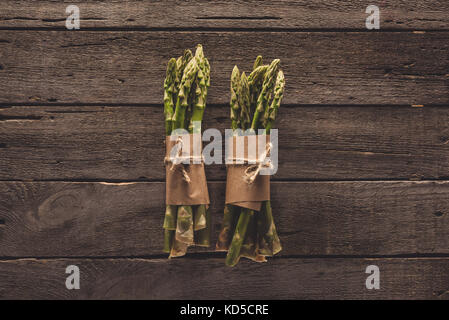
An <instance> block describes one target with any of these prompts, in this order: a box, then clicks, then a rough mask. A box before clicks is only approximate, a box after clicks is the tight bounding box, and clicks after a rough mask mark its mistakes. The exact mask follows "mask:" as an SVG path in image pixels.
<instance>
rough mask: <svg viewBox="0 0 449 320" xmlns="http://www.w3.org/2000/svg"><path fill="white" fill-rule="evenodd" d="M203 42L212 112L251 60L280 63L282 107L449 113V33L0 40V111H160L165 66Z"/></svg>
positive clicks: (56, 34) (37, 35)
mask: <svg viewBox="0 0 449 320" xmlns="http://www.w3.org/2000/svg"><path fill="white" fill-rule="evenodd" d="M197 43H202V44H203V46H204V50H205V53H206V55H207V57H209V58H210V63H211V68H212V69H211V70H212V71H211V83H212V85H211V88H210V93H209V95H208V103H210V104H226V103H228V102H229V75H230V73H231V70H232V68H233V67H234V65H235V64H237V65H238V66H239V67H240V68H241V69H242V70H248V69H249V68H250V67H252V64H253V61H254V59H255V57H256V56H257V55H258V54H262V55H263V56H264V57H265V58H266V59H267V60H268V59H273V58H275V57H276V58H279V59H281V60H282V68H283V70H284V71H285V76H286V79H287V81H286V93H285V99H284V103H286V104H371V105H372V104H403V105H411V104H424V105H426V104H448V103H449V99H448V98H449V95H448V93H449V91H448V89H449V88H448V81H449V80H448V70H449V59H448V50H449V49H448V48H449V32H424V33H423V32H419V33H414V32H406V33H403V32H372V33H369V32H282V33H279V32H274V33H273V32H271V33H270V32H213V31H208V32H127V31H103V32H98V31H85V32H76V31H1V30H0V51H1V52H2V55H1V57H0V59H1V60H0V64H1V65H2V67H1V70H0V83H1V84H2V94H1V95H0V103H4V104H7V103H11V102H15V103H49V102H53V103H114V104H135V103H139V104H159V103H161V100H162V93H163V92H162V91H163V85H162V84H163V79H164V77H165V68H166V63H167V61H168V60H169V58H170V57H173V56H179V55H181V54H182V52H183V50H184V48H194V47H195V46H196V44H197Z"/></svg>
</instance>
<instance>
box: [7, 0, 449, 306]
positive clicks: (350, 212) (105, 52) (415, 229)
mask: <svg viewBox="0 0 449 320" xmlns="http://www.w3.org/2000/svg"><path fill="white" fill-rule="evenodd" d="M76 2H77V4H78V5H79V7H80V9H81V30H79V31H66V30H65V27H64V26H65V19H66V14H65V8H66V6H67V5H69V4H73V3H72V2H71V1H56V0H55V1H52V0H46V1H29V0H17V1H12V0H5V1H1V3H0V87H1V90H0V180H2V181H0V298H3V299H4V298H21V299H30V298H48V299H51V298H58V299H80V298H139V299H149V298H153V299H156V298H166V299H211V298H216V299H228V298H241V299H258V298H261V299H265V298H272V299H273V298H274V299H282V298H285V299H331V298H337V299H342V298H353V299H378V298H383V299H399V298H405V299H449V294H448V289H449V272H448V270H449V235H448V233H449V228H448V227H449V225H448V224H449V200H448V199H449V181H447V179H448V178H449V164H448V163H449V153H448V148H449V143H448V141H449V125H448V124H449V111H448V110H449V109H448V106H449V99H448V97H449V77H448V75H449V74H448V72H449V41H448V40H449V14H448V10H449V3H448V2H447V1H442V0H434V1H423V0H419V1H413V2H412V3H410V2H408V1H402V0H401V1H394V2H393V1H390V2H388V3H387V2H386V1H384V2H381V3H378V4H377V5H379V7H380V9H381V12H380V14H381V29H380V30H379V31H368V30H366V29H365V19H366V17H367V14H366V13H365V8H366V6H367V5H369V4H372V3H371V2H369V1H363V0H352V1H344V2H342V1H337V0H331V1H321V0H313V1H303V0H298V1H293V0H279V1H270V2H266V1H265V2H262V1H253V0H251V1H206V0H193V1H183V2H180V1H137V0H116V1H93V0H83V1H76ZM175 4H176V5H175ZM197 43H202V44H203V45H204V48H205V52H206V55H207V56H208V57H209V58H210V61H211V64H212V87H211V89H210V95H209V97H208V109H207V110H206V114H205V122H204V126H205V127H206V128H211V127H216V128H219V129H220V130H223V129H225V128H227V127H228V126H229V115H228V106H227V104H228V101H229V76H230V72H231V69H232V67H233V66H234V64H238V65H239V67H240V68H241V69H244V70H247V69H249V68H250V67H251V65H252V62H253V59H254V58H255V56H256V55H258V54H262V55H264V56H265V57H266V58H267V59H272V58H280V59H281V60H282V67H283V69H284V72H285V73H286V80H287V90H286V95H285V99H284V104H283V105H282V107H281V110H280V113H279V119H278V122H277V125H278V127H280V128H281V130H280V133H279V134H280V150H279V151H280V154H279V156H280V164H279V165H280V167H279V172H278V174H277V175H276V176H275V177H273V180H275V181H274V182H273V183H272V199H273V208H274V214H275V221H276V224H277V226H278V229H279V233H280V236H281V240H282V243H283V246H284V250H283V251H282V252H281V253H280V254H279V256H278V257H276V258H273V259H270V260H269V262H268V263H265V264H256V263H253V262H249V261H246V260H242V261H241V263H240V264H239V265H238V266H237V267H236V268H233V269H231V268H227V267H225V266H224V254H223V253H215V252H213V248H210V249H191V250H189V254H188V255H187V256H186V257H184V258H179V259H172V260H167V259H165V257H166V256H165V255H164V254H162V252H161V246H162V229H161V224H162V219H163V208H164V183H163V180H164V174H163V166H162V155H163V144H162V142H163V137H162V134H163V127H162V118H163V117H162V106H161V102H162V101H161V100H162V82H163V78H164V75H165V65H166V62H167V60H168V58H169V57H172V56H178V55H180V54H181V53H182V51H183V49H184V48H187V47H190V48H193V47H194V46H195V45H196V44H197ZM207 176H208V178H209V180H210V181H211V182H210V183H209V187H210V194H211V198H212V204H211V210H212V214H213V229H214V230H213V234H214V239H215V237H216V233H217V230H218V228H219V225H220V223H221V217H222V207H223V202H224V196H223V193H224V177H225V168H224V166H218V165H214V166H211V167H208V168H207ZM410 180H421V181H410ZM70 264H76V265H78V266H79V267H80V268H81V290H79V291H75V290H72V291H69V290H67V289H66V288H65V286H64V283H65V279H66V276H67V274H66V273H65V268H66V267H67V266H68V265H70ZM370 264H374V265H378V266H379V267H380V270H381V290H367V289H366V288H365V279H366V277H367V274H366V273H365V268H366V266H368V265H370ZM181 268H182V269H181ZM185 270H188V271H189V272H187V273H185V272H184V271H185ZM180 271H182V272H180Z"/></svg>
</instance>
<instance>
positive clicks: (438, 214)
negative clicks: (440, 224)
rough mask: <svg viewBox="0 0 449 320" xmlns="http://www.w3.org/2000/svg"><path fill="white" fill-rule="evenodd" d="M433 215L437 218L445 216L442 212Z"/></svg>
mask: <svg viewBox="0 0 449 320" xmlns="http://www.w3.org/2000/svg"><path fill="white" fill-rule="evenodd" d="M433 214H434V215H435V216H437V217H441V216H443V215H444V212H441V211H435V212H434V213H433Z"/></svg>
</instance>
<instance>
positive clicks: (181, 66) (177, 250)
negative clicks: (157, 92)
mask: <svg viewBox="0 0 449 320" xmlns="http://www.w3.org/2000/svg"><path fill="white" fill-rule="evenodd" d="M209 86H210V65H209V61H208V60H207V58H205V57H204V53H203V47H202V46H201V45H200V44H199V45H198V46H197V49H196V52H195V55H194V56H193V54H192V52H191V51H190V50H185V52H184V55H183V56H181V57H179V58H178V59H175V58H172V59H170V61H169V62H168V65H167V73H166V78H165V82H164V114H165V134H166V136H170V135H171V134H172V132H173V131H174V130H176V129H186V130H188V132H189V133H200V132H201V127H194V126H193V123H194V121H202V119H203V113H204V109H205V108H206V97H207V90H208V87H209ZM210 224H211V222H210V213H209V210H208V208H207V206H206V205H195V206H190V205H178V206H177V205H167V206H166V210H165V219H164V225H163V228H164V252H167V253H169V254H170V257H177V256H182V255H184V254H185V253H186V250H187V247H189V246H190V245H198V246H209V245H210Z"/></svg>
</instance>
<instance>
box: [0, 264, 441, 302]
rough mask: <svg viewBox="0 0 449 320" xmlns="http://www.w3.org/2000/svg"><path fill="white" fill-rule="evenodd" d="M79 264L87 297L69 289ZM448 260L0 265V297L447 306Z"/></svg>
mask: <svg viewBox="0 0 449 320" xmlns="http://www.w3.org/2000/svg"><path fill="white" fill-rule="evenodd" d="M72 264H74V265H77V266H78V267H79V268H80V272H81V274H82V275H83V279H82V280H81V282H80V288H81V289H80V290H65V289H64V288H63V287H64V283H65V278H66V276H67V275H66V274H65V269H66V267H67V266H68V265H72ZM369 265H377V266H379V268H380V270H381V272H382V278H381V281H382V288H381V289H380V290H366V288H365V279H366V276H367V275H366V274H365V269H366V267H367V266H369ZM448 268H449V258H419V259H406V258H398V259H388V258H375V259H360V258H356V259H353V258H352V259H351V258H344V259H343V258H336V259H330V258H322V259H321V258H320V259H313V258H307V259H292V258H286V259H284V258H276V259H273V260H272V261H270V262H268V263H263V264H256V263H251V262H249V261H242V262H241V263H240V264H239V265H238V266H237V267H235V268H233V269H231V268H228V267H225V266H224V265H223V259H216V258H215V259H214V258H212V259H209V260H208V261H207V263H205V261H204V260H202V259H192V258H184V259H172V260H167V259H152V260H148V259H105V260H91V259H51V260H41V259H21V260H6V261H0V283H2V286H0V298H2V297H3V298H4V297H12V298H28V299H33V298H34V299H35V298H46V299H149V298H150V299H192V298H193V297H194V298H196V299H225V300H228V299H248V297H251V299H417V298H420V299H447V298H448V296H449V292H448V291H447V288H448V285H449V274H448V273H447V270H448Z"/></svg>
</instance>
